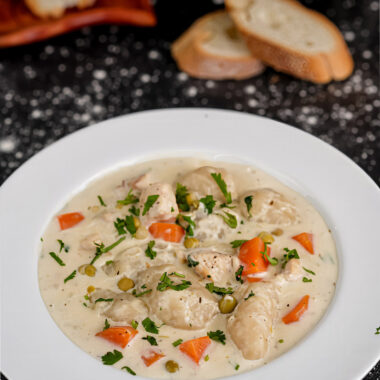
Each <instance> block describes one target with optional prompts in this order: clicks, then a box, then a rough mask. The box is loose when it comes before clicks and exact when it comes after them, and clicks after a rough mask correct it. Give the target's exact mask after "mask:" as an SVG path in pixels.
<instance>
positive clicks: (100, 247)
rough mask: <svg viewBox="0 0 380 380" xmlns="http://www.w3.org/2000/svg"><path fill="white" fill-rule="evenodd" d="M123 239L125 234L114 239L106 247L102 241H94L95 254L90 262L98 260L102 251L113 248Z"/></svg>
mask: <svg viewBox="0 0 380 380" xmlns="http://www.w3.org/2000/svg"><path fill="white" fill-rule="evenodd" d="M123 240H125V236H123V237H121V238H120V239H119V240H117V241H115V243H112V244H111V245H109V246H108V247H105V246H104V244H103V243H100V244H98V243H94V244H95V246H96V252H95V256H94V258H93V259H92V260H91V262H90V264H91V265H92V264H94V262H95V261H96V260H98V258H99V257H100V256H101V255H103V253H106V252H108V251H110V250H111V249H113V248H115V247H116V246H118V245H119V244H120V243H121V242H122V241H123Z"/></svg>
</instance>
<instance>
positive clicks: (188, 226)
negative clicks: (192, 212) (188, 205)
mask: <svg viewBox="0 0 380 380" xmlns="http://www.w3.org/2000/svg"><path fill="white" fill-rule="evenodd" d="M177 224H179V225H180V226H181V227H183V228H184V229H185V231H186V236H194V228H195V222H194V221H193V220H192V219H191V217H190V216H187V215H183V214H178V216H177Z"/></svg>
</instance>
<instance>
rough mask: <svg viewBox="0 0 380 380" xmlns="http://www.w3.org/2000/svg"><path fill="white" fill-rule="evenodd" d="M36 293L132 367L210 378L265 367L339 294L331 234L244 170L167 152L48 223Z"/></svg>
mask: <svg viewBox="0 0 380 380" xmlns="http://www.w3.org/2000/svg"><path fill="white" fill-rule="evenodd" d="M41 241H42V243H41V244H42V249H41V256H40V260H39V281H40V289H41V293H42V296H43V299H44V301H45V303H46V306H47V308H48V310H49V312H50V313H51V315H52V317H53V318H54V320H55V321H56V323H57V324H58V325H59V327H60V328H61V329H62V331H63V332H64V333H65V334H66V335H67V336H68V337H69V338H70V339H71V340H72V341H73V342H75V343H76V344H77V345H78V346H80V347H81V348H83V350H85V351H87V352H88V353H90V354H91V355H93V356H95V357H96V358H98V359H99V360H101V361H102V362H103V364H104V365H112V366H115V367H117V368H120V369H121V370H123V371H126V372H129V373H130V374H131V375H134V374H137V375H141V376H147V377H153V378H163V379H173V378H183V379H190V378H194V377H197V378H202V379H211V378H217V377H221V376H228V375H234V374H239V373H241V372H245V371H248V370H251V369H253V368H256V367H258V366H261V365H263V364H266V363H268V362H269V361H270V360H272V359H274V358H275V357H277V356H278V355H280V354H282V353H284V352H285V351H287V350H289V349H290V348H291V347H292V346H294V345H295V344H296V343H297V342H298V341H299V340H300V339H301V338H302V337H304V336H305V334H307V333H308V332H309V331H310V330H311V329H312V328H313V326H315V324H316V323H317V322H318V320H319V319H320V318H321V317H322V315H323V314H324V312H325V310H326V308H327V306H328V304H329V302H330V301H331V298H332V296H333V294H334V289H335V281H336V279H337V272H338V270H337V269H338V266H337V256H336V250H335V245H334V241H333V238H332V235H331V231H330V230H329V229H328V227H327V226H326V223H325V222H324V221H323V219H322V217H321V216H320V215H319V213H318V212H317V211H316V210H315V208H314V207H313V206H312V205H311V204H310V203H309V202H307V201H306V200H305V199H304V198H303V197H302V196H301V195H299V194H297V193H296V192H295V191H293V190H291V189H289V188H288V187H286V186H285V185H283V184H282V183H280V182H279V181H277V180H276V179H275V178H273V177H271V176H269V175H268V174H266V173H264V172H262V171H260V170H258V169H255V168H252V167H249V166H244V165H238V164H231V163H221V162H206V161H203V160H200V159H195V158H175V159H173V158H170V159H160V160H155V161H150V162H145V163H141V164H137V165H134V166H130V167H125V168H123V169H120V170H118V171H116V172H112V173H110V174H109V175H107V176H105V177H103V178H101V179H99V180H97V181H95V182H93V183H91V184H90V185H89V186H88V187H87V188H85V189H84V190H83V191H81V192H80V193H79V194H77V195H75V196H74V197H73V198H72V199H71V200H70V201H69V202H68V203H67V204H66V205H65V207H64V208H63V209H62V210H61V211H60V212H59V214H58V215H57V216H56V217H54V218H53V220H52V221H51V222H50V224H49V226H48V228H47V230H46V231H45V233H44V235H43V237H42V238H41Z"/></svg>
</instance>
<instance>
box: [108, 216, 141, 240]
mask: <svg viewBox="0 0 380 380" xmlns="http://www.w3.org/2000/svg"><path fill="white" fill-rule="evenodd" d="M113 225H114V226H115V228H116V229H117V232H118V234H119V235H124V234H126V233H127V231H128V232H129V233H130V234H131V235H132V236H134V234H135V233H136V231H137V228H136V225H135V221H134V217H133V215H126V217H125V218H124V219H120V218H116V221H115V222H113Z"/></svg>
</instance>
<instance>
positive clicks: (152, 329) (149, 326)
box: [141, 318, 158, 334]
mask: <svg viewBox="0 0 380 380" xmlns="http://www.w3.org/2000/svg"><path fill="white" fill-rule="evenodd" d="M141 323H142V325H143V326H144V329H145V331H146V332H149V333H152V334H158V327H157V325H156V324H155V323H154V322H153V321H152V320H151V319H150V318H145V319H144V320H143V321H142V322H141Z"/></svg>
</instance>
